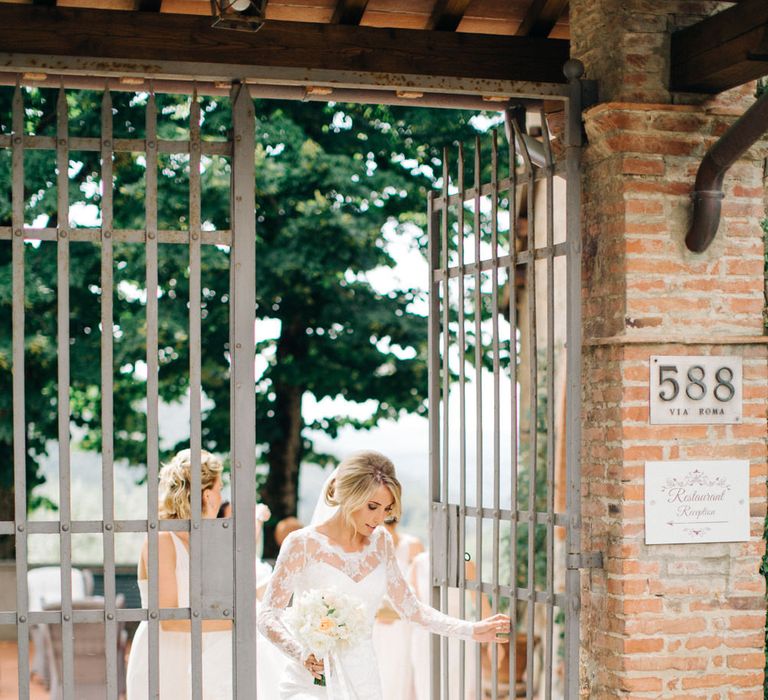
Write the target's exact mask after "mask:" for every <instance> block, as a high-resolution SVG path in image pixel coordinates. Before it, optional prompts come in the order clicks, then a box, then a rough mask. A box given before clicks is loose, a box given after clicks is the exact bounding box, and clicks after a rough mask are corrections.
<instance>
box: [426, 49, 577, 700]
mask: <svg viewBox="0 0 768 700" xmlns="http://www.w3.org/2000/svg"><path fill="white" fill-rule="evenodd" d="M582 71H583V68H582V66H581V65H580V64H578V63H577V62H575V61H573V62H569V64H566V75H567V77H568V79H569V86H568V90H567V92H566V93H565V94H564V95H563V102H564V108H565V120H566V130H565V162H564V163H556V162H555V160H554V157H553V154H552V152H551V150H550V147H549V136H548V133H547V130H546V120H545V118H544V115H543V112H542V128H543V130H544V134H543V144H541V146H542V152H540V153H537V154H535V155H534V154H533V153H532V152H531V150H530V142H529V141H528V140H527V137H525V138H524V135H523V134H522V133H521V132H520V129H519V127H518V126H517V124H516V122H515V121H514V120H511V119H510V120H509V121H508V127H509V128H508V131H510V132H511V131H514V134H513V135H512V137H511V138H510V139H509V141H510V145H509V149H508V157H509V173H510V175H509V177H508V178H506V179H505V180H503V181H500V180H499V178H498V174H497V173H498V144H497V139H496V137H495V134H494V141H493V144H492V164H491V170H492V173H491V181H490V182H487V183H483V182H481V179H480V169H481V162H480V139H479V138H478V139H477V142H476V144H475V158H474V172H475V177H474V182H473V183H472V184H471V186H467V184H466V183H465V181H464V166H465V163H464V151H463V147H462V145H459V148H458V156H457V159H456V160H457V161H458V164H457V169H458V176H457V178H456V179H455V180H452V179H451V176H450V169H449V154H448V152H447V151H446V152H445V154H444V158H443V189H442V192H441V193H440V194H439V195H437V194H436V193H431V195H430V198H429V201H428V216H427V218H428V225H429V237H428V238H429V253H428V255H429V296H430V304H429V420H430V438H429V440H430V448H429V454H430V457H429V461H430V504H431V507H430V533H431V543H430V576H431V584H432V604H433V606H434V607H436V608H439V609H442V610H443V611H447V603H448V590H449V589H450V588H454V589H458V590H459V594H460V599H459V604H460V606H461V609H460V614H461V615H464V613H465V598H466V596H465V592H466V591H475V592H476V594H477V595H478V596H482V595H488V596H490V597H491V601H492V606H493V612H496V611H497V609H498V608H497V605H498V601H499V597H500V596H508V597H509V598H510V599H511V602H510V609H511V610H512V611H514V609H515V605H516V603H517V601H526V602H527V604H528V605H530V606H533V605H539V604H540V605H544V606H545V607H546V630H545V633H546V641H545V652H544V653H545V661H544V663H545V667H546V668H547V669H548V672H546V676H545V687H544V689H543V693H542V695H541V697H543V698H546V699H547V700H550V698H552V697H553V695H552V663H553V649H554V642H555V640H554V638H553V622H554V617H555V608H558V609H559V610H561V611H563V612H564V613H565V633H564V634H565V639H564V645H565V677H564V690H563V692H564V697H565V698H569V699H570V698H576V697H578V688H579V608H580V585H581V584H580V578H581V577H580V571H579V569H580V568H581V567H582V565H583V564H584V563H585V562H584V561H583V560H582V557H581V542H580V540H581V515H580V472H581V469H580V453H579V451H580V444H581V434H580V433H581V234H580V189H581V183H580V176H581V174H580V158H581V146H582V131H581V112H582V90H583V83H582V81H581V80H580V77H581V74H582ZM515 142H516V144H517V146H516V147H515V146H514V143H515ZM515 150H517V151H518V153H519V155H520V156H521V157H522V160H523V163H524V168H523V172H522V173H521V174H520V173H517V172H516V167H515ZM536 161H538V162H536ZM556 174H557V175H559V176H561V177H564V178H565V180H566V232H565V242H564V243H559V244H555V243H554V240H553V215H552V214H553V178H554V177H555V175H556ZM523 180H524V181H526V183H527V185H528V202H527V205H528V220H529V231H528V249H527V250H524V251H522V252H520V253H517V252H516V251H515V247H514V245H511V246H510V248H509V250H508V253H507V255H504V256H500V255H499V253H498V209H497V207H498V200H499V197H500V195H501V193H503V192H505V191H506V192H508V193H509V201H510V206H509V208H510V223H509V228H510V232H511V234H514V235H510V239H511V240H514V238H516V233H517V221H516V219H517V216H516V213H513V212H514V211H515V207H514V202H515V192H516V190H517V187H518V185H519V184H521V181H523ZM537 180H544V181H545V187H546V206H547V231H546V245H545V246H540V247H537V245H536V236H535V234H534V231H533V230H532V229H533V216H534V199H533V185H534V183H535V181H537ZM489 195H490V197H491V207H492V211H491V221H492V223H491V227H492V232H491V235H492V242H491V250H492V252H491V255H490V258H489V259H483V260H481V251H480V238H481V234H480V231H481V222H480V208H481V207H480V199H481V196H489ZM467 202H470V203H472V208H473V211H474V215H473V221H472V224H471V234H470V240H474V243H475V245H474V260H473V262H471V263H469V264H467V263H465V257H464V233H463V231H464V230H465V220H464V217H465V212H464V205H465V203H467ZM452 207H453V211H454V212H455V216H454V220H455V222H456V227H457V229H458V231H459V232H460V234H459V235H458V249H457V251H456V252H457V255H458V258H457V261H456V264H454V265H451V264H450V263H449V253H448V248H449V242H448V241H449V235H450V234H449V227H450V223H449V209H451V208H452ZM560 256H564V257H565V259H566V277H567V282H566V288H567V300H566V349H567V350H566V389H565V391H566V421H565V422H566V426H565V446H566V482H567V483H566V484H565V485H564V487H565V492H566V507H565V511H564V512H555V508H554V489H555V471H554V438H553V435H554V421H555V417H554V408H553V404H554V400H550V401H548V402H547V416H546V422H547V474H546V479H547V498H546V501H547V508H546V511H543V512H537V508H536V505H535V489H534V488H531V489H530V492H529V496H530V498H529V502H528V507H527V510H519V509H518V507H517V505H516V502H517V462H518V460H517V454H518V441H517V420H518V419H517V408H516V405H515V404H516V400H515V399H514V398H512V406H511V408H510V410H511V413H512V424H511V433H512V452H513V454H512V465H513V469H512V475H511V481H512V495H511V499H512V500H511V504H512V505H511V510H502V509H500V506H499V496H500V493H499V470H500V463H501V459H500V457H501V456H500V448H499V444H500V443H499V436H500V431H501V430H502V427H501V425H500V421H499V401H500V396H499V378H500V374H499V373H500V367H499V324H498V320H499V319H498V316H499V304H498V302H499V281H498V272H499V271H500V270H502V269H503V270H505V271H507V273H508V280H509V285H510V306H509V314H510V317H509V321H510V325H511V328H513V329H514V328H515V327H516V325H517V319H516V317H515V302H514V290H513V288H514V279H515V271H516V270H517V269H518V268H522V269H523V270H524V271H525V275H526V279H527V285H528V287H529V292H528V312H529V313H528V327H527V329H526V331H527V339H526V338H525V332H524V340H523V342H528V343H529V348H530V366H531V380H530V385H529V389H530V391H529V396H527V397H525V396H523V397H521V399H520V402H521V405H523V404H524V403H525V402H526V401H528V402H529V403H528V406H529V407H530V410H531V413H532V415H533V416H535V415H536V402H537V388H536V372H537V368H536V313H535V304H536V300H535V292H532V291H531V290H532V289H534V288H535V287H534V285H535V276H536V273H535V270H534V268H535V265H534V262H535V261H536V260H541V259H544V260H545V261H546V285H547V293H546V299H547V306H548V313H547V325H548V329H547V345H548V347H547V357H546V361H547V363H548V367H549V369H548V371H547V386H546V388H545V390H546V392H547V394H548V395H550V396H552V397H554V381H553V378H552V376H553V370H552V368H553V365H554V351H553V326H552V324H553V306H554V301H553V298H554V291H553V284H554V272H553V267H554V259H555V258H556V257H560ZM481 271H483V272H489V273H490V275H491V279H492V292H491V295H492V308H493V312H492V322H493V339H492V345H493V347H492V354H493V387H494V389H493V397H492V398H491V399H485V400H484V398H483V395H482V383H481V382H480V381H476V409H475V410H476V415H477V435H476V442H475V445H476V454H475V455H473V457H474V458H475V459H476V460H477V464H478V465H480V466H479V467H477V468H476V474H477V484H476V486H475V488H476V505H475V507H472V506H468V505H467V498H466V490H467V489H466V486H467V473H466V464H467V445H466V442H467V441H466V438H465V435H464V430H463V428H462V431H461V433H460V437H459V449H458V452H459V457H458V462H459V471H460V474H459V478H460V482H459V483H460V486H459V488H460V495H459V501H460V502H459V503H451V502H450V500H449V491H448V481H449V452H450V450H451V448H450V444H449V438H448V433H449V427H448V426H449V423H448V404H447V401H448V393H449V386H450V373H451V369H450V367H449V359H448V357H449V351H450V347H451V346H450V332H449V331H447V329H448V328H449V324H450V323H451V316H450V313H451V312H450V309H449V304H448V303H446V302H445V301H444V300H446V299H448V298H449V296H450V293H449V286H448V285H449V282H450V280H451V279H452V278H458V289H459V291H458V295H459V298H460V299H461V300H462V301H461V303H460V304H459V307H458V332H457V335H458V338H457V340H458V347H459V353H460V354H461V353H463V352H466V347H467V346H466V345H465V338H464V333H465V325H466V321H465V317H464V299H465V288H464V279H465V278H466V277H471V278H472V279H473V281H474V294H473V298H472V302H471V303H472V304H473V308H474V309H475V310H476V313H475V328H474V331H475V336H476V338H479V337H480V333H481V329H480V323H481V319H480V317H481V313H480V311H479V310H480V308H481V298H480V296H481V292H480V275H481ZM441 299H442V300H443V302H442V303H441ZM480 345H481V343H479V342H476V346H475V347H476V352H475V360H474V365H475V366H474V370H475V373H476V377H479V376H480V369H481V366H482V349H481V348H480ZM462 348H463V350H462ZM516 354H517V353H516V351H515V355H516ZM464 364H465V363H464V362H463V361H462V360H460V365H459V369H458V391H459V414H460V418H459V423H460V425H462V426H464V424H465V405H466V397H465V390H464V382H465V373H464ZM517 381H518V380H517V368H516V362H512V363H511V367H510V382H511V385H512V386H513V387H516V386H517ZM513 396H514V392H513ZM484 408H485V409H487V410H489V411H492V420H491V421H489V422H491V424H492V428H491V429H492V430H493V437H494V443H493V444H494V448H493V454H492V455H491V458H488V457H486V456H484V455H483V448H482V433H483V427H482V426H483V410H484ZM534 420H535V419H534ZM531 432H532V437H531V440H532V441H533V446H534V448H533V450H532V455H533V456H532V460H531V464H530V465H529V467H530V470H531V471H530V472H529V474H532V475H533V476H531V477H530V478H531V481H533V480H534V479H535V473H536V456H535V452H536V449H535V445H536V430H535V428H534V429H533V430H532V431H531ZM484 460H485V461H484ZM484 468H489V469H490V468H492V469H493V494H492V497H493V506H492V508H488V507H485V505H484V501H483V499H482V489H483V484H482V476H483V469H484ZM483 520H485V521H486V522H488V521H490V522H491V523H492V531H493V542H492V549H493V555H492V556H493V559H492V560H493V561H494V562H495V564H494V566H493V571H492V572H491V575H490V576H484V575H483V572H482V555H480V556H478V560H477V563H476V566H477V578H476V579H473V580H472V581H467V578H466V575H465V570H464V566H463V563H464V558H465V536H466V530H467V525H468V523H472V522H473V521H474V525H475V527H476V530H475V538H476V552H480V553H482V552H483V547H482V537H483V527H482V523H483ZM502 522H505V523H508V524H509V527H510V530H511V537H510V540H511V542H512V547H511V548H512V552H511V553H510V556H511V562H512V563H511V571H512V572H514V571H515V568H516V561H517V556H518V553H517V552H516V551H515V549H516V546H515V544H514V543H515V541H516V532H517V526H518V524H524V525H526V526H527V527H529V528H530V529H533V528H534V527H535V526H536V525H539V526H542V525H544V526H546V530H547V534H546V542H547V545H546V546H547V574H546V587H545V589H544V590H537V587H536V584H535V582H534V573H533V569H534V566H533V562H534V554H535V552H534V537H533V536H530V535H529V536H528V547H527V550H528V551H527V553H526V555H527V557H528V582H527V586H525V587H523V588H520V587H518V586H517V584H516V583H515V581H514V573H512V576H513V578H512V580H511V581H506V582H501V581H500V580H499V567H498V560H499V527H500V524H501V523H502ZM555 526H562V527H564V528H565V540H566V541H565V548H566V552H565V557H564V560H562V561H559V562H557V564H558V565H559V566H560V567H561V569H562V570H563V571H564V578H565V592H564V593H558V592H557V591H556V590H555V587H554V566H555V562H554V561H553V559H554V546H553V540H554V528H555ZM530 529H529V533H530V531H531V530H530ZM476 607H477V614H478V619H479V616H480V607H481V606H480V605H478V606H476ZM512 614H513V615H514V612H513V613H512ZM514 636H515V635H514V628H513V636H512V643H511V644H510V659H509V661H510V664H509V665H510V668H509V671H510V691H509V692H510V697H511V694H512V693H513V692H515V691H514V690H513V688H514V678H515V676H514V669H515V644H514ZM533 639H534V616H533V614H529V616H528V622H527V650H526V651H527V662H528V668H529V669H530V668H533V653H534V648H533V647H534V643H533V641H532V640H533ZM430 660H431V677H432V697H433V698H435V700H438V699H439V698H443V699H447V698H448V697H449V685H450V680H449V675H448V674H449V670H448V667H449V659H448V643H447V640H445V639H443V640H442V642H441V641H440V640H439V639H438V638H437V637H433V642H432V654H431V658H430ZM495 662H496V650H495V649H494V651H493V661H492V668H493V667H495ZM459 665H460V668H459V671H458V672H459V687H460V689H462V690H460V693H463V692H464V691H463V689H464V688H465V676H464V673H465V643H463V642H462V643H461V649H460V661H459ZM481 674H482V671H481V668H480V657H479V654H478V655H477V658H476V687H475V693H476V699H477V700H480V698H482V697H483V694H482V693H483V691H482V689H481V680H480V679H481ZM527 675H528V680H527V683H526V685H527V687H526V697H527V698H528V699H529V700H530V699H531V698H533V684H532V681H531V675H532V674H530V673H529V674H527ZM491 681H492V688H491V692H492V697H493V700H496V699H497V698H498V697H499V688H498V681H497V678H496V675H495V673H494V674H493V675H492V679H491ZM459 697H462V695H460V696H459Z"/></svg>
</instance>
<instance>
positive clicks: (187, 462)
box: [159, 450, 223, 520]
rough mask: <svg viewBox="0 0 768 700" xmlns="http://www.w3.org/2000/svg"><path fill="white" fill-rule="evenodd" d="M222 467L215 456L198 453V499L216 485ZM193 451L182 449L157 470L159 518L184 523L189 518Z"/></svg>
mask: <svg viewBox="0 0 768 700" xmlns="http://www.w3.org/2000/svg"><path fill="white" fill-rule="evenodd" d="M222 470H223V465H222V463H221V460H220V459H219V458H218V457H214V456H213V455H212V454H211V453H210V452H206V451H205V450H200V498H201V500H202V498H203V494H204V493H205V492H206V491H208V490H209V489H212V488H213V487H214V486H215V485H216V480H217V479H218V478H220V477H221V472H222ZM191 489H192V452H191V451H190V450H181V452H178V453H177V454H176V455H174V457H173V459H172V460H171V461H170V462H169V463H168V464H164V465H163V468H162V469H161V470H160V509H159V510H160V517H161V518H165V519H167V520H187V519H189V518H191V517H192V506H191V505H190V504H191V498H190V495H191V494H190V492H191Z"/></svg>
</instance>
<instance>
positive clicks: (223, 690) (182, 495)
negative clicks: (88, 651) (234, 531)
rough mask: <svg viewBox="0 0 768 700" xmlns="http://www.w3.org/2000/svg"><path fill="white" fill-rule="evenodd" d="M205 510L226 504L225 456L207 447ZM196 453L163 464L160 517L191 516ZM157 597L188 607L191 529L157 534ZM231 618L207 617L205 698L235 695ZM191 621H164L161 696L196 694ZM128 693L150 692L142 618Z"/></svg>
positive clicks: (142, 577)
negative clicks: (223, 497)
mask: <svg viewBox="0 0 768 700" xmlns="http://www.w3.org/2000/svg"><path fill="white" fill-rule="evenodd" d="M200 462H201V464H200V486H201V492H200V495H199V496H198V498H200V499H201V505H202V514H203V517H204V518H215V517H216V516H217V515H218V511H219V507H220V506H221V472H222V464H221V461H220V460H219V459H218V458H216V457H214V456H213V455H212V454H211V453H210V452H206V451H205V450H203V451H202V452H201V456H200ZM191 471H192V459H191V453H190V451H189V450H182V451H181V452H179V453H178V454H177V455H176V456H175V457H174V458H173V459H172V460H171V461H170V463H169V464H165V465H163V468H162V469H161V470H160V504H159V515H160V518H161V519H168V520H185V519H189V518H190V517H191V511H192V507H191V496H192V494H191V484H192V474H191ZM147 551H148V544H147V542H146V540H145V542H144V546H143V547H142V551H141V557H140V559H139V565H138V584H139V592H140V594H141V605H142V607H144V608H146V607H148V604H149V591H148V589H149V582H148V580H147V579H148V576H147ZM158 565H159V573H158V597H159V603H160V607H161V608H186V607H189V533H188V532H161V533H159V534H158ZM231 630H232V623H231V622H230V621H229V620H206V621H204V622H203V632H204V634H203V686H204V689H203V698H204V700H230V699H231V697H232V691H231V686H232V671H231V668H232V653H231V647H232V634H231ZM190 631H191V626H190V623H189V621H188V620H162V621H161V622H160V635H159V636H160V664H159V671H160V678H159V690H160V700H166V699H167V700H187V699H188V698H191V697H192V687H191V681H190V673H189V668H190V664H191V637H190ZM126 675H127V699H128V700H146V699H147V698H148V697H149V670H148V627H147V623H146V622H141V623H140V624H139V627H138V629H137V630H136V634H135V635H134V638H133V643H132V645H131V653H130V655H129V657H128V669H127V674H126Z"/></svg>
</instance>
